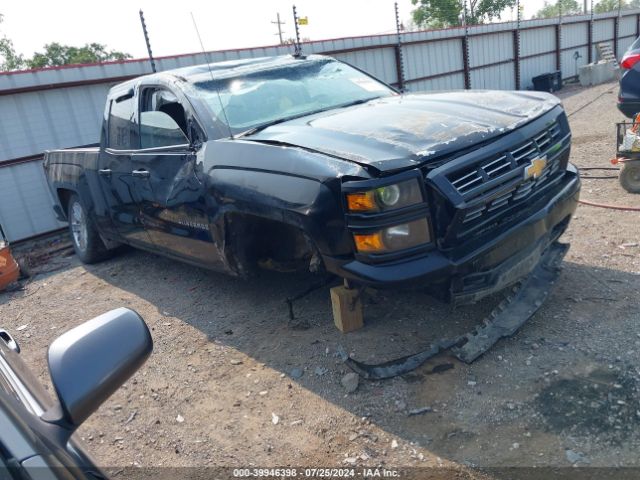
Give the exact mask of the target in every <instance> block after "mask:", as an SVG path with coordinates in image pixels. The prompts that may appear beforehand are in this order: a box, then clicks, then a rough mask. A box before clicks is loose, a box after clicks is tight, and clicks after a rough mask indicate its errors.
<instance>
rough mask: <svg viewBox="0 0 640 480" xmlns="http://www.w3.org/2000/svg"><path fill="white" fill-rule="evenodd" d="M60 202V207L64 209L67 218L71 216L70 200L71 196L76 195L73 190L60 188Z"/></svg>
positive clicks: (58, 190)
mask: <svg viewBox="0 0 640 480" xmlns="http://www.w3.org/2000/svg"><path fill="white" fill-rule="evenodd" d="M57 192H58V200H60V206H61V207H62V211H63V212H64V214H65V215H66V216H69V212H68V211H67V210H68V209H69V199H70V198H71V195H73V194H75V193H76V192H74V191H73V190H69V189H68V188H58V189H57Z"/></svg>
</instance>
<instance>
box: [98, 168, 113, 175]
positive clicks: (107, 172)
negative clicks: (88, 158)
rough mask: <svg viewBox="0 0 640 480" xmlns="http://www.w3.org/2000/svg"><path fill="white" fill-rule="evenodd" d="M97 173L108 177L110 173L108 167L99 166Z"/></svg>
mask: <svg viewBox="0 0 640 480" xmlns="http://www.w3.org/2000/svg"><path fill="white" fill-rule="evenodd" d="M98 173H99V174H100V175H104V176H106V177H108V176H109V175H111V169H110V168H101V169H100V170H98Z"/></svg>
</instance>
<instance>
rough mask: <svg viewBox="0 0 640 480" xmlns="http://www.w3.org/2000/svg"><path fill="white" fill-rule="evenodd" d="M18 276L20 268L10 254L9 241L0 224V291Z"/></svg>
mask: <svg viewBox="0 0 640 480" xmlns="http://www.w3.org/2000/svg"><path fill="white" fill-rule="evenodd" d="M19 276H20V268H19V267H18V263H17V262H16V261H15V259H14V258H13V256H12V255H11V250H10V249H9V242H8V241H7V240H6V238H5V236H4V232H3V231H2V226H0V292H1V291H2V290H4V289H5V288H7V287H8V286H9V284H11V283H13V282H15V281H16V280H18V277H19Z"/></svg>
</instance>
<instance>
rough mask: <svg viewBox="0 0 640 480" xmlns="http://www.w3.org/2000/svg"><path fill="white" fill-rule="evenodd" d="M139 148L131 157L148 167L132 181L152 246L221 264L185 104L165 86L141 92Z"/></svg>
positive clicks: (202, 260) (202, 261) (208, 264)
mask: <svg viewBox="0 0 640 480" xmlns="http://www.w3.org/2000/svg"><path fill="white" fill-rule="evenodd" d="M140 144H141V149H140V150H139V151H138V152H136V153H134V155H133V156H132V160H133V162H134V163H135V164H136V165H138V166H139V168H143V167H142V166H143V165H144V169H145V170H146V171H148V176H147V177H146V178H144V179H142V178H139V179H138V180H137V188H136V191H137V192H138V194H139V196H140V210H141V212H142V221H143V223H144V225H145V228H146V230H147V232H148V233H149V236H150V237H151V240H152V241H153V243H154V245H155V246H156V248H159V249H161V250H164V251H165V252H166V253H170V254H173V255H176V256H179V257H182V258H184V259H186V260H191V261H192V262H197V263H198V264H202V265H203V266H208V267H215V266H217V265H219V264H220V260H221V257H220V254H219V251H218V249H217V248H216V245H215V243H214V241H213V238H212V235H211V231H210V229H209V215H208V203H207V192H206V189H205V185H204V183H203V181H202V175H201V173H202V172H201V171H199V163H198V161H197V155H196V153H195V152H194V151H192V150H191V149H190V146H189V140H188V139H187V136H186V121H185V111H184V108H182V106H181V105H180V103H179V102H178V101H177V98H176V97H175V96H173V94H171V93H170V92H168V91H167V90H161V89H148V91H146V92H143V94H142V101H141V112H140Z"/></svg>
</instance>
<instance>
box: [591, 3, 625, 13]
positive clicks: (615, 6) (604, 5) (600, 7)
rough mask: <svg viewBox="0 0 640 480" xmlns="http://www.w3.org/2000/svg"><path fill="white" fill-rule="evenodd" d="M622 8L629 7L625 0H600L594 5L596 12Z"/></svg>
mask: <svg viewBox="0 0 640 480" xmlns="http://www.w3.org/2000/svg"><path fill="white" fill-rule="evenodd" d="M618 7H620V8H628V6H627V2H626V1H625V0H600V1H599V2H598V3H596V4H595V5H594V7H593V11H594V12H595V13H605V12H613V11H615V10H618Z"/></svg>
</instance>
